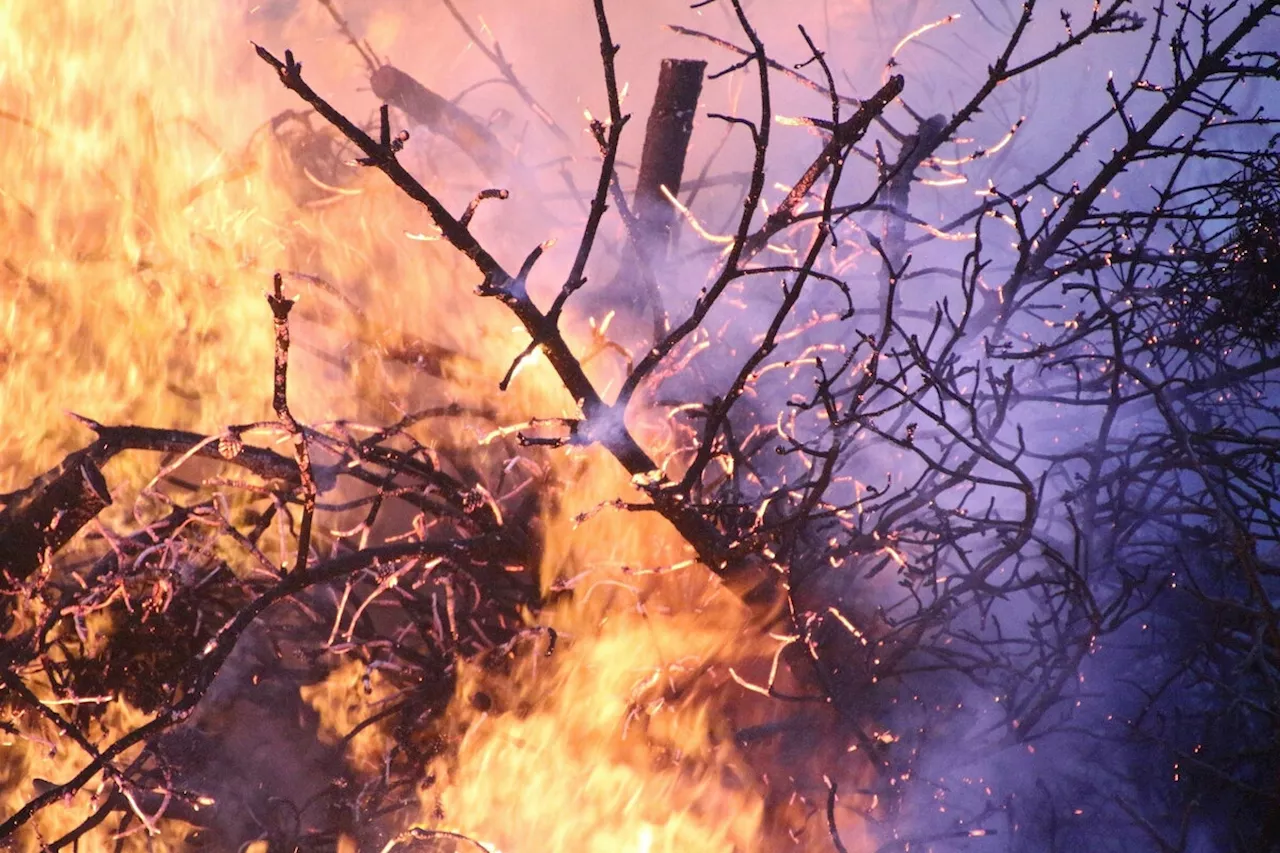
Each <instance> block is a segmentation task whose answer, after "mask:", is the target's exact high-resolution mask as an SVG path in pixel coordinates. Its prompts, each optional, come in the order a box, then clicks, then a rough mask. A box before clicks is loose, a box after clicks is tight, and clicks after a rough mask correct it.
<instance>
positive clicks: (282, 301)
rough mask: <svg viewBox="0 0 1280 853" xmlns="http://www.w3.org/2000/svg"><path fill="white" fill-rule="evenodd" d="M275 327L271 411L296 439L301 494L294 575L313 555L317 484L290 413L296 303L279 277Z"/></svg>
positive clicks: (272, 298)
mask: <svg viewBox="0 0 1280 853" xmlns="http://www.w3.org/2000/svg"><path fill="white" fill-rule="evenodd" d="M267 303H268V304H269V305H270V306H271V314H272V317H273V318H274V319H273V322H274V325H275V331H276V339H275V370H274V378H273V381H272V389H273V392H272V397H271V404H272V408H273V409H275V413H276V417H278V418H279V419H280V423H281V424H283V425H284V428H285V430H286V431H287V432H288V433H289V435H290V436H291V437H292V438H293V452H294V459H295V461H296V462H297V464H298V478H299V482H300V485H301V491H302V520H301V522H300V523H299V528H298V558H297V562H296V564H295V566H294V570H295V571H299V570H301V569H303V568H305V567H306V565H307V559H308V558H309V556H310V552H311V525H312V523H313V522H314V520H315V514H316V481H315V478H314V477H313V476H312V471H311V451H310V450H309V449H308V448H307V437H306V435H305V434H304V433H303V431H302V426H301V425H300V424H299V423H298V421H297V419H295V418H294V416H293V412H291V411H290V410H289V394H288V383H289V312H290V311H291V310H292V309H293V306H294V301H293V300H292V299H289V298H287V297H285V295H284V279H283V278H282V277H281V275H280V273H276V274H275V276H274V277H273V278H272V292H271V294H269V295H268V296H267Z"/></svg>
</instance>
